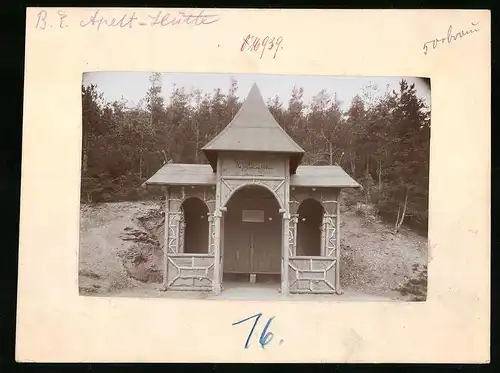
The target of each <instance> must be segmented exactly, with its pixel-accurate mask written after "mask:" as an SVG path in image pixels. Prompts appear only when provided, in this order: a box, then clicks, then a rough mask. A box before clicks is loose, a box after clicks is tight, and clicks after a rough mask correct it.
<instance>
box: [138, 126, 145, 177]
mask: <svg viewBox="0 0 500 373" xmlns="http://www.w3.org/2000/svg"><path fill="white" fill-rule="evenodd" d="M143 147H144V131H141V146H140V148H139V179H140V180H141V181H142V167H143V153H144V149H143Z"/></svg>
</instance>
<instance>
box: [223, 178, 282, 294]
mask: <svg viewBox="0 0 500 373" xmlns="http://www.w3.org/2000/svg"><path fill="white" fill-rule="evenodd" d="M226 208H227V210H226V212H225V213H224V215H223V224H222V226H223V234H222V237H223V241H222V255H223V268H222V271H223V282H224V283H225V284H226V285H227V284H228V283H235V282H240V283H241V282H245V283H246V284H249V283H252V284H253V283H267V284H269V285H270V286H273V287H275V286H276V284H278V285H277V286H278V287H279V283H280V279H281V251H282V232H283V229H282V223H283V221H282V217H281V214H280V212H279V210H280V205H279V203H278V201H277V200H276V197H275V196H274V194H273V193H272V192H271V191H269V190H268V189H267V188H265V187H262V186H254V185H249V186H245V187H243V188H241V189H239V190H237V191H236V192H235V193H234V194H233V195H232V196H231V198H230V199H229V201H228V202H227V204H226Z"/></svg>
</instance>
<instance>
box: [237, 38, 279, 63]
mask: <svg viewBox="0 0 500 373" xmlns="http://www.w3.org/2000/svg"><path fill="white" fill-rule="evenodd" d="M282 43H283V37H281V36H278V37H274V36H273V37H271V36H266V37H265V38H263V39H261V38H259V37H257V36H253V35H252V34H248V35H247V36H246V37H245V38H244V39H243V43H242V44H241V48H240V50H241V51H242V52H244V51H248V52H257V53H258V52H260V58H262V57H263V56H264V53H265V52H266V51H272V50H274V55H273V58H276V55H277V53H278V51H279V50H281V49H283V46H282V45H281V44H282Z"/></svg>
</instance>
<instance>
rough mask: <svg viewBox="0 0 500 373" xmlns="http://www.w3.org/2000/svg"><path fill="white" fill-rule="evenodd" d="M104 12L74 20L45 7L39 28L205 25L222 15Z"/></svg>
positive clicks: (97, 28) (38, 15) (38, 24)
mask: <svg viewBox="0 0 500 373" xmlns="http://www.w3.org/2000/svg"><path fill="white" fill-rule="evenodd" d="M110 13H111V12H108V13H107V14H106V12H102V11H101V10H100V9H97V10H95V11H94V12H92V13H91V14H90V15H89V16H88V17H84V18H81V17H80V18H79V19H75V20H74V19H73V17H72V16H71V14H67V13H66V12H64V11H61V10H58V11H57V12H54V14H51V13H50V12H49V11H46V10H41V11H40V12H38V13H37V17H36V24H35V28H37V29H42V30H45V29H49V28H52V27H56V28H66V27H68V26H72V25H73V24H74V25H77V26H79V27H82V28H93V29H96V30H100V29H101V28H103V27H104V28H126V29H131V28H134V27H147V26H150V27H164V26H179V25H188V26H203V25H210V24H212V23H215V22H218V21H219V19H220V17H219V16H218V15H217V14H208V13H206V12H205V11H204V10H197V11H192V12H184V11H179V12H164V11H161V10H160V11H158V12H156V13H154V14H147V15H145V16H138V15H137V13H136V12H135V11H132V12H124V13H123V12H122V13H118V14H117V13H116V11H113V13H111V14H110Z"/></svg>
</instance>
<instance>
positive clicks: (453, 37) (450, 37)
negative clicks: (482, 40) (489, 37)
mask: <svg viewBox="0 0 500 373" xmlns="http://www.w3.org/2000/svg"><path fill="white" fill-rule="evenodd" d="M471 26H472V27H471V28H469V29H467V30H460V31H459V32H456V31H453V26H452V25H449V26H448V31H447V33H446V37H437V38H434V39H432V40H429V41H426V42H425V43H424V46H423V48H422V49H423V51H424V54H425V55H427V53H428V51H429V46H428V45H429V44H431V45H432V49H436V48H437V47H438V46H439V45H441V44H446V43H447V44H451V43H452V42H454V41H458V40H460V39H462V38H463V37H464V36H467V35H470V34H473V33H476V32H479V22H471Z"/></svg>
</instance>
